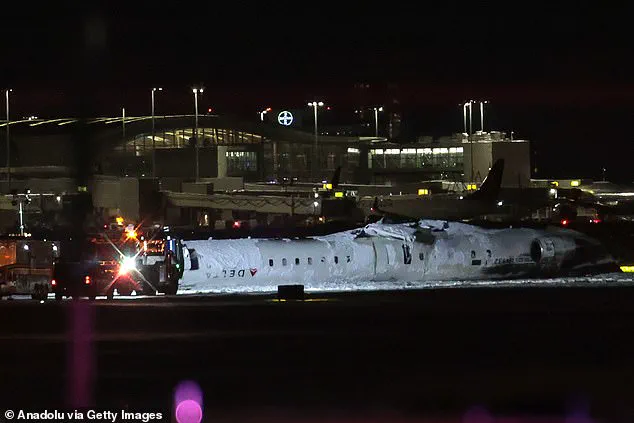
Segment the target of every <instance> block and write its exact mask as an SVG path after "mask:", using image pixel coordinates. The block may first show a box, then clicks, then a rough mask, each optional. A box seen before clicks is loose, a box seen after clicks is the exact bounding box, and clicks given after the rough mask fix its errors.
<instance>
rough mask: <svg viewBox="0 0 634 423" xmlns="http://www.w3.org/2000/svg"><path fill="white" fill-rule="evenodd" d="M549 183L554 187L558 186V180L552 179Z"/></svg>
mask: <svg viewBox="0 0 634 423" xmlns="http://www.w3.org/2000/svg"><path fill="white" fill-rule="evenodd" d="M550 184H551V185H552V186H554V187H558V186H559V182H557V181H552V182H551V183H550Z"/></svg>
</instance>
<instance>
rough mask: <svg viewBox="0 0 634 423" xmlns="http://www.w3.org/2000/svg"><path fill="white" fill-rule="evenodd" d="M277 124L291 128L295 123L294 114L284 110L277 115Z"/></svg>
mask: <svg viewBox="0 0 634 423" xmlns="http://www.w3.org/2000/svg"><path fill="white" fill-rule="evenodd" d="M277 122H278V123H279V124H280V125H284V126H290V125H291V124H292V123H293V114H292V113H291V112H289V111H288V110H283V111H281V112H280V113H279V114H278V115H277Z"/></svg>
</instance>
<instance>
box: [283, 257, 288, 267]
mask: <svg viewBox="0 0 634 423" xmlns="http://www.w3.org/2000/svg"><path fill="white" fill-rule="evenodd" d="M286 263H287V262H286V259H285V258H283V259H282V266H286Z"/></svg>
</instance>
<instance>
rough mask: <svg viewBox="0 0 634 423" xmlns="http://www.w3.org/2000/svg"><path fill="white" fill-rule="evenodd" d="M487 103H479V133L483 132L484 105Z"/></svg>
mask: <svg viewBox="0 0 634 423" xmlns="http://www.w3.org/2000/svg"><path fill="white" fill-rule="evenodd" d="M485 103H488V101H481V102H480V131H482V132H484V104H485Z"/></svg>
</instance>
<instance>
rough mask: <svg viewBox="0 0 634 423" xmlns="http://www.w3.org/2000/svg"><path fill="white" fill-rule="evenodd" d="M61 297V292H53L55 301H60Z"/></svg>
mask: <svg viewBox="0 0 634 423" xmlns="http://www.w3.org/2000/svg"><path fill="white" fill-rule="evenodd" d="M63 298H64V296H63V295H62V294H61V293H59V292H56V293H55V301H62V299H63Z"/></svg>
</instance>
